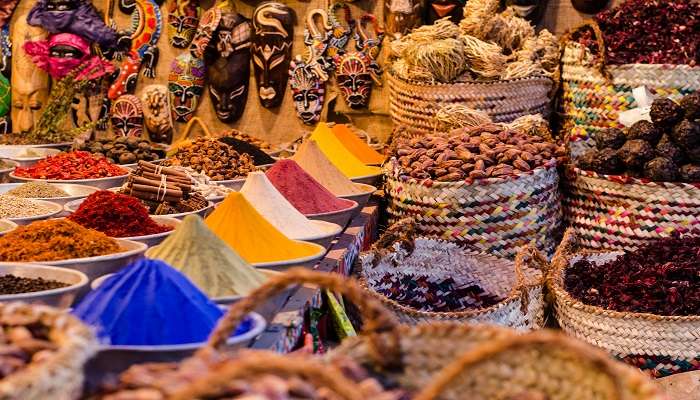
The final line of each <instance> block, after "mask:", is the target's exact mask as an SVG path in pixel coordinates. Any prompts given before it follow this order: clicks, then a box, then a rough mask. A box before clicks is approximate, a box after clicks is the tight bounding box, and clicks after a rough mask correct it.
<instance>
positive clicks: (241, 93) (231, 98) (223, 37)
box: [205, 12, 251, 122]
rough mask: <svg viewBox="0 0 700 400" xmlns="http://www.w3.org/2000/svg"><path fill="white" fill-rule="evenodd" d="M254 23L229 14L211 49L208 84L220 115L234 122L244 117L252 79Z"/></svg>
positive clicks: (222, 21) (221, 24) (208, 58)
mask: <svg viewBox="0 0 700 400" xmlns="http://www.w3.org/2000/svg"><path fill="white" fill-rule="evenodd" d="M250 37H251V25H250V20H249V19H247V18H245V17H243V16H242V15H240V14H238V13H235V12H225V13H223V14H222V16H221V22H220V23H219V29H217V30H216V34H215V35H214V38H213V40H212V41H211V43H210V46H209V47H208V48H207V53H206V55H207V56H206V58H205V60H206V61H207V81H208V82H209V96H210V99H211V102H212V104H213V105H214V110H215V111H216V116H217V117H218V118H219V119H220V120H221V121H223V122H233V121H235V120H237V119H238V118H240V117H241V115H243V110H244V109H245V104H246V99H247V98H248V81H249V79H250Z"/></svg>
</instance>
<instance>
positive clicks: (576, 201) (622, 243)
mask: <svg viewBox="0 0 700 400" xmlns="http://www.w3.org/2000/svg"><path fill="white" fill-rule="evenodd" d="M562 191H563V193H564V200H563V204H564V217H565V219H566V220H567V222H568V224H569V226H571V227H572V228H573V229H574V231H575V232H576V235H577V236H578V238H579V242H580V245H581V246H583V247H586V248H589V249H613V250H633V249H636V248H637V247H639V246H640V245H642V244H644V243H646V242H649V241H653V240H657V239H659V238H663V237H668V236H670V235H672V234H674V233H686V232H688V231H690V230H692V229H694V228H698V227H699V226H700V184H689V183H672V182H649V181H647V180H643V179H637V178H632V177H628V176H612V175H599V174H597V173H595V172H591V171H582V170H580V169H578V168H573V169H569V170H568V171H567V174H566V179H565V180H564V181H563V182H562Z"/></svg>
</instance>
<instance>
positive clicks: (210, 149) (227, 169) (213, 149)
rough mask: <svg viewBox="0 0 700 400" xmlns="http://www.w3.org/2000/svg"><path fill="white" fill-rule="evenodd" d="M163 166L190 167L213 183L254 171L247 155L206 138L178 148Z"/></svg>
mask: <svg viewBox="0 0 700 400" xmlns="http://www.w3.org/2000/svg"><path fill="white" fill-rule="evenodd" d="M163 165H166V166H183V167H190V168H192V169H194V170H195V171H197V172H204V173H205V174H207V176H209V177H210V178H211V179H212V180H214V181H223V180H228V179H234V178H237V177H239V176H245V175H246V174H248V172H250V171H254V170H255V166H254V165H253V159H252V158H251V157H250V156H249V155H248V154H240V153H238V152H237V151H236V150H234V149H233V148H232V147H231V146H229V145H227V144H225V143H222V142H220V141H218V140H216V139H207V138H198V139H197V140H196V141H194V142H192V143H191V144H189V145H187V146H184V147H181V148H179V149H178V150H177V151H176V152H175V154H173V157H172V158H169V159H167V160H165V161H164V164H163Z"/></svg>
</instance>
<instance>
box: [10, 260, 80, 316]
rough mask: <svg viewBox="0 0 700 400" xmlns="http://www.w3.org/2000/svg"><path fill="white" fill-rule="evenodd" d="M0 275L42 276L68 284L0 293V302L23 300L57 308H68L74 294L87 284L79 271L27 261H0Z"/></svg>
mask: <svg viewBox="0 0 700 400" xmlns="http://www.w3.org/2000/svg"><path fill="white" fill-rule="evenodd" d="M0 275H2V276H4V275H14V276H18V277H21V278H34V279H36V278H43V279H50V280H54V281H59V282H63V283H67V284H69V286H66V287H62V288H58V289H51V290H42V291H40V292H29V293H21V294H3V295H0V302H10V301H23V302H25V303H36V304H46V305H48V306H53V307H58V308H68V307H70V306H71V304H73V300H74V299H75V296H76V295H77V294H78V291H80V290H81V289H82V288H83V287H85V286H86V285H87V284H88V277H87V276H86V275H85V274H84V273H82V272H80V271H73V270H69V269H65V268H56V267H47V266H44V265H36V264H29V263H7V262H0Z"/></svg>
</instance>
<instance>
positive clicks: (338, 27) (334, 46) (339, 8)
mask: <svg viewBox="0 0 700 400" xmlns="http://www.w3.org/2000/svg"><path fill="white" fill-rule="evenodd" d="M341 12H342V14H341V15H339V14H340V13H341ZM328 22H329V23H330V25H331V37H330V38H329V40H328V50H327V51H326V54H327V56H328V57H330V58H333V57H335V56H337V55H340V54H342V53H344V52H345V46H347V44H348V42H349V41H350V36H352V33H353V31H354V30H355V23H356V22H355V19H354V18H353V17H352V12H351V10H350V6H349V5H347V3H344V2H341V1H339V2H336V3H334V4H333V5H331V6H330V8H329V9H328Z"/></svg>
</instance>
